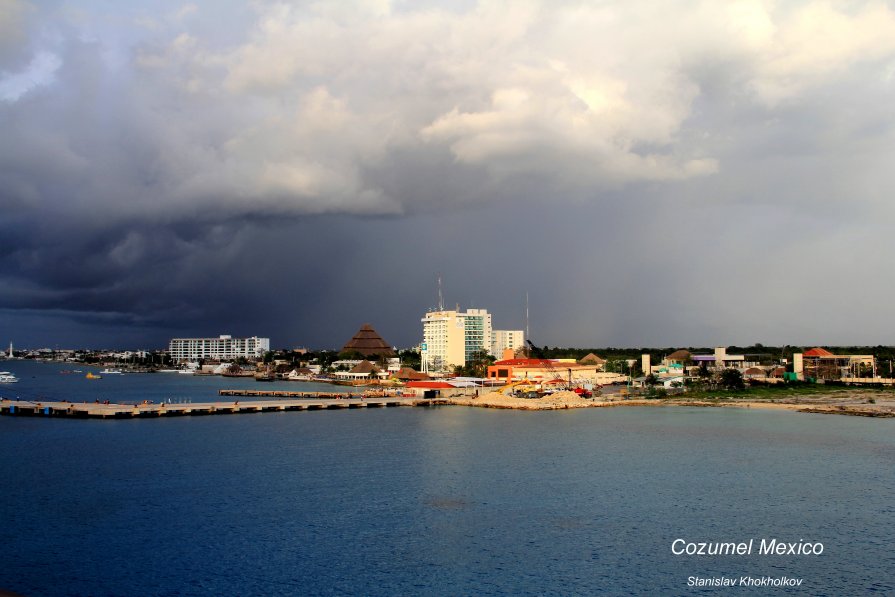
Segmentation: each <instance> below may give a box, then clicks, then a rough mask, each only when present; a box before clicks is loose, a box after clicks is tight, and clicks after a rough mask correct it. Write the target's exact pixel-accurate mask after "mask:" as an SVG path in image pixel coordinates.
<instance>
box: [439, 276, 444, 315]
mask: <svg viewBox="0 0 895 597" xmlns="http://www.w3.org/2000/svg"><path fill="white" fill-rule="evenodd" d="M438 310H439V311H444V295H442V293H441V274H438Z"/></svg>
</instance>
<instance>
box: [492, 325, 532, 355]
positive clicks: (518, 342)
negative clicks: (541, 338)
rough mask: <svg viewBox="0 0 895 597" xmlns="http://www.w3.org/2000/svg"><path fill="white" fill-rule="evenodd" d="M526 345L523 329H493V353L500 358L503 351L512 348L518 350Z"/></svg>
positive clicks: (514, 350)
mask: <svg viewBox="0 0 895 597" xmlns="http://www.w3.org/2000/svg"><path fill="white" fill-rule="evenodd" d="M523 346H525V332H523V331H522V330H491V354H492V355H494V356H495V357H496V358H498V359H502V358H503V352H504V351H505V350H506V349H508V348H509V349H510V350H512V351H513V352H516V351H517V350H518V349H520V348H522V347H523Z"/></svg>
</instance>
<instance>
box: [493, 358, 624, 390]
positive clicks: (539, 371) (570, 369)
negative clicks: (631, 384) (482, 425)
mask: <svg viewBox="0 0 895 597" xmlns="http://www.w3.org/2000/svg"><path fill="white" fill-rule="evenodd" d="M487 376H488V380H489V381H491V382H500V383H512V382H514V381H529V382H531V383H535V384H543V383H550V382H553V381H556V380H559V381H562V382H568V383H571V384H573V385H584V386H587V385H593V384H603V383H612V382H613V381H618V380H619V378H621V379H623V378H622V376H619V375H618V374H616V373H603V365H602V363H601V364H585V363H579V362H578V361H576V360H575V359H503V360H500V361H495V363H494V364H493V365H491V366H490V367H488V374H487Z"/></svg>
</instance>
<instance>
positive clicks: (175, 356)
mask: <svg viewBox="0 0 895 597" xmlns="http://www.w3.org/2000/svg"><path fill="white" fill-rule="evenodd" d="M168 350H169V351H170V353H171V359H172V360H174V361H198V360H199V359H211V360H219V361H228V360H231V359H238V358H239V357H244V358H247V359H258V358H261V357H262V356H264V353H265V352H267V351H268V350H270V338H259V337H257V336H253V337H251V338H233V337H232V336H219V337H217V338H174V339H173V340H171V343H170V344H169V345H168Z"/></svg>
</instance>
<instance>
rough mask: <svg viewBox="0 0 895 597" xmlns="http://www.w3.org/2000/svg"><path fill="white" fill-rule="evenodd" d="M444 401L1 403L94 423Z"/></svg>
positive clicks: (3, 407) (2, 407) (18, 412)
mask: <svg viewBox="0 0 895 597" xmlns="http://www.w3.org/2000/svg"><path fill="white" fill-rule="evenodd" d="M444 403H445V402H444V401H440V400H432V399H422V398H399V397H386V398H361V397H357V398H350V399H349V398H304V399H294V400H252V401H249V402H244V403H240V402H239V401H238V400H236V401H232V402H229V401H228V402H194V403H179V404H169V403H159V404H154V403H148V404H101V403H91V402H87V403H78V402H31V401H25V400H0V415H10V416H37V417H72V418H82V419H86V418H93V419H133V418H140V417H142V418H159V417H178V416H196V415H230V414H246V413H264V412H283V411H296V410H341V409H353V408H386V407H396V406H432V405H435V404H444Z"/></svg>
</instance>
